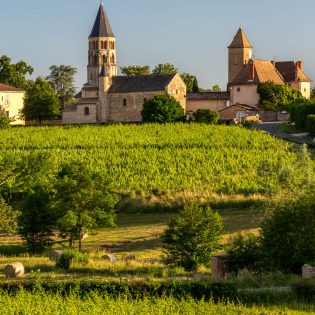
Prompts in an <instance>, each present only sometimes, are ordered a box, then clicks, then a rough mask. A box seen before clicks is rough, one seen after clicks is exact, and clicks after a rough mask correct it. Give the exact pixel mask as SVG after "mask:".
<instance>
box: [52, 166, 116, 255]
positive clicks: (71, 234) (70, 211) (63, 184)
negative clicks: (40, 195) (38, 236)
mask: <svg viewBox="0 0 315 315" xmlns="http://www.w3.org/2000/svg"><path fill="white" fill-rule="evenodd" d="M56 190H57V193H56V197H55V207H56V211H57V212H58V213H59V219H58V222H57V225H58V228H59V230H60V232H61V234H62V235H63V236H65V237H67V238H69V240H70V243H73V241H75V240H78V241H79V250H80V251H81V249H82V240H83V235H84V233H86V232H87V231H88V230H89V231H90V230H93V229H97V228H99V227H105V226H115V213H114V208H115V206H116V204H117V202H118V196H117V195H115V194H113V193H111V192H110V191H109V189H108V187H107V183H106V181H104V179H103V178H99V176H98V175H97V174H93V173H90V172H89V171H88V170H86V169H85V167H84V165H83V164H82V163H75V162H74V163H72V164H66V165H64V166H63V167H62V168H61V170H60V172H59V173H58V175H57V184H56Z"/></svg>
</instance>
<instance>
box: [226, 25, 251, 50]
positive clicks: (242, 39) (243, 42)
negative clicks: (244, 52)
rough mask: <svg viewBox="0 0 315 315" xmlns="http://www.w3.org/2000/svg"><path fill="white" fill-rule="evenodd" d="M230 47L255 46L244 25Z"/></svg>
mask: <svg viewBox="0 0 315 315" xmlns="http://www.w3.org/2000/svg"><path fill="white" fill-rule="evenodd" d="M228 48H253V46H252V45H251V43H250V42H249V40H248V39H247V36H246V34H245V32H244V31H243V29H242V27H240V28H239V29H238V31H237V33H236V35H235V36H234V39H233V41H232V43H231V45H230V46H229V47H228Z"/></svg>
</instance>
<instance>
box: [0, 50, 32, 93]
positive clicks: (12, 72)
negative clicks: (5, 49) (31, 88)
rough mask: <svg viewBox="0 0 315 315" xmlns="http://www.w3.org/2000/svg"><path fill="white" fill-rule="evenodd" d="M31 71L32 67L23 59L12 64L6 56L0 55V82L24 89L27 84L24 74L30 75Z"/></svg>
mask: <svg viewBox="0 0 315 315" xmlns="http://www.w3.org/2000/svg"><path fill="white" fill-rule="evenodd" d="M33 71H34V69H33V68H32V67H31V66H29V65H27V63H26V62H25V61H19V62H18V63H16V64H12V63H11V59H10V58H9V57H8V56H5V55H4V56H2V57H0V83H4V84H7V85H11V86H14V87H16V88H18V89H24V90H25V89H26V88H27V85H28V81H27V79H26V76H27V75H31V74H32V73H33Z"/></svg>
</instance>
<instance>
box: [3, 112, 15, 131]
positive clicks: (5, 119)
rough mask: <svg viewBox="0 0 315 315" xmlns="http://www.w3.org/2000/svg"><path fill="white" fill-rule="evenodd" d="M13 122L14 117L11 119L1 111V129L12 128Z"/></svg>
mask: <svg viewBox="0 0 315 315" xmlns="http://www.w3.org/2000/svg"><path fill="white" fill-rule="evenodd" d="M11 122H12V119H10V118H9V117H8V115H6V114H5V113H3V112H1V111H0V129H7V128H10V127H11V125H10V124H11Z"/></svg>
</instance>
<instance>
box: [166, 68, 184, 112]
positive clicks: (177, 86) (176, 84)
mask: <svg viewBox="0 0 315 315" xmlns="http://www.w3.org/2000/svg"><path fill="white" fill-rule="evenodd" d="M166 93H167V94H168V95H170V96H173V97H174V98H176V99H177V100H178V101H179V103H180V104H181V105H182V107H183V108H184V111H185V112H186V96H187V95H186V85H185V83H184V81H183V80H182V78H181V77H180V75H179V74H177V75H176V76H175V77H174V79H173V80H172V81H171V82H170V84H169V85H168V86H167V88H166Z"/></svg>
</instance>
